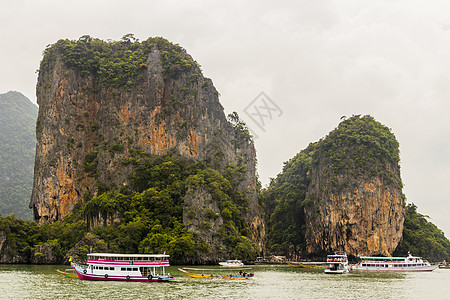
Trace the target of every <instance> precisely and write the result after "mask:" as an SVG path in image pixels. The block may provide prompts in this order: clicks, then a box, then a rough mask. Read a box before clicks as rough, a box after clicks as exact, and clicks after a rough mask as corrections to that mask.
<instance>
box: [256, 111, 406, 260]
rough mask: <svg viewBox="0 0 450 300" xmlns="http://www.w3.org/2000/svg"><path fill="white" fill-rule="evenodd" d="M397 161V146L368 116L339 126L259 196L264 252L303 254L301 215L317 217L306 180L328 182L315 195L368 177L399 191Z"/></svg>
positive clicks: (304, 238) (347, 187)
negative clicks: (263, 211)
mask: <svg viewBox="0 0 450 300" xmlns="http://www.w3.org/2000/svg"><path fill="white" fill-rule="evenodd" d="M399 161H400V157H399V150H398V142H397V140H396V138H395V136H394V135H393V134H392V133H391V131H390V129H389V128H387V127H386V126H384V125H382V124H380V123H379V122H377V121H376V120H375V119H374V118H373V117H371V116H362V117H361V116H359V115H356V116H353V117H351V118H348V119H345V120H343V121H342V122H341V123H340V124H339V126H338V127H337V128H336V129H335V130H333V131H332V132H330V133H329V134H328V135H327V136H326V137H325V138H323V139H321V140H320V141H318V142H316V143H311V144H310V145H309V146H308V147H307V148H306V149H305V150H302V151H301V152H300V153H298V154H297V155H296V156H295V157H294V158H292V159H291V160H290V161H288V162H286V163H285V165H284V167H283V171H282V172H281V173H280V174H279V175H278V176H277V177H276V178H275V179H272V181H271V183H270V186H269V188H268V189H267V190H265V191H264V196H263V198H264V202H265V207H266V213H267V215H266V221H267V225H268V245H269V249H270V251H272V252H275V253H279V254H286V255H288V256H291V257H294V256H295V255H305V254H306V242H307V239H308V238H309V239H311V238H312V237H311V236H306V235H307V224H306V218H305V213H306V212H308V213H309V214H314V213H317V212H319V211H320V207H321V206H322V205H323V204H321V203H320V202H321V201H322V200H321V199H315V198H317V197H318V195H317V194H316V192H315V191H314V189H316V187H314V186H313V185H312V183H311V181H312V177H311V176H312V174H315V176H316V177H317V178H321V179H320V182H322V184H324V183H325V182H328V184H326V186H323V187H321V192H323V191H328V192H333V193H340V192H342V191H344V190H351V189H354V188H355V187H356V186H357V184H358V182H360V181H361V180H366V179H370V178H372V177H379V178H381V179H382V180H383V181H384V182H386V183H387V184H394V185H396V186H398V187H399V188H401V186H402V183H401V179H400V170H399V168H397V166H398V163H399ZM387 165H390V166H391V167H390V168H388V169H387V168H386V166H387ZM317 180H319V179H317ZM310 226H311V225H310ZM323 250H326V251H328V249H323Z"/></svg>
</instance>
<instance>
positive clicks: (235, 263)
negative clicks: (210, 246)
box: [219, 259, 244, 268]
mask: <svg viewBox="0 0 450 300" xmlns="http://www.w3.org/2000/svg"><path fill="white" fill-rule="evenodd" d="M219 265H221V266H222V267H238V268H240V267H243V266H244V263H243V262H242V261H241V260H238V259H231V260H227V261H223V262H220V263H219Z"/></svg>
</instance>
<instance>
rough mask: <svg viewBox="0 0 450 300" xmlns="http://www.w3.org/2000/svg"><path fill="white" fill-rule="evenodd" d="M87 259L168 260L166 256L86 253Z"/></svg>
mask: <svg viewBox="0 0 450 300" xmlns="http://www.w3.org/2000/svg"><path fill="white" fill-rule="evenodd" d="M87 256H88V258H93V257H98V258H106V257H108V258H119V257H120V258H124V257H127V258H128V257H129V258H132V259H135V260H137V258H168V257H170V255H168V254H117V253H88V255H87Z"/></svg>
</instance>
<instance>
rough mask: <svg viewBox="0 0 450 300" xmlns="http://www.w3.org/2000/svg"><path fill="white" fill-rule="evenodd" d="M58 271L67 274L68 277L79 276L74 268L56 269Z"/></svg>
mask: <svg viewBox="0 0 450 300" xmlns="http://www.w3.org/2000/svg"><path fill="white" fill-rule="evenodd" d="M56 272H58V273H59V274H62V275H64V276H66V277H69V278H78V275H77V273H76V272H75V270H74V269H65V270H64V271H61V270H59V269H58V270H56Z"/></svg>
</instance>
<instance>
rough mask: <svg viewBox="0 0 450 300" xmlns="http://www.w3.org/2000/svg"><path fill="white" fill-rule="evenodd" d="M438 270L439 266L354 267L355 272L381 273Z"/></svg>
mask: <svg viewBox="0 0 450 300" xmlns="http://www.w3.org/2000/svg"><path fill="white" fill-rule="evenodd" d="M437 268H438V265H430V266H421V267H388V268H385V267H362V266H359V265H356V266H353V267H352V270H355V271H377V272H378V271H379V272H430V271H433V270H435V269H437Z"/></svg>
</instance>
